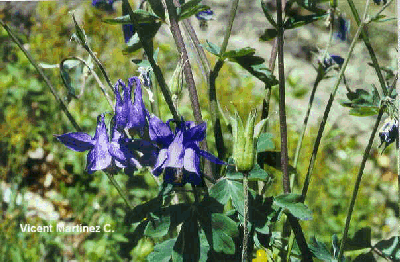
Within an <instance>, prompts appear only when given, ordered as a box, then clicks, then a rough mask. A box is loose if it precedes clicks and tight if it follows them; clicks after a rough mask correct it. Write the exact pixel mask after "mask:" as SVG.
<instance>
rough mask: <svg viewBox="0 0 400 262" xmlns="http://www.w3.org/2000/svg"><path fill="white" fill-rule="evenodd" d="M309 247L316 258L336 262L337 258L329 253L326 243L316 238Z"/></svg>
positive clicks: (312, 239)
mask: <svg viewBox="0 0 400 262" xmlns="http://www.w3.org/2000/svg"><path fill="white" fill-rule="evenodd" d="M308 247H309V249H310V251H311V252H312V253H313V254H314V256H315V257H316V258H318V259H321V260H323V261H329V262H332V261H335V258H334V257H333V256H332V255H331V253H330V252H329V250H328V247H327V246H326V245H325V244H324V243H322V242H319V241H318V240H317V239H316V238H315V237H312V238H311V240H310V243H309V244H308Z"/></svg>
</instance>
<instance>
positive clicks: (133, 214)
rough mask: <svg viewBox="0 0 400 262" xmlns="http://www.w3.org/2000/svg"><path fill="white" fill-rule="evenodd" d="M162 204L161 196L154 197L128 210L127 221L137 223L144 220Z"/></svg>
mask: <svg viewBox="0 0 400 262" xmlns="http://www.w3.org/2000/svg"><path fill="white" fill-rule="evenodd" d="M161 206H162V201H161V199H160V198H153V199H151V200H150V201H148V202H146V203H144V204H141V205H137V206H135V208H134V209H132V210H131V211H128V212H127V214H126V217H127V223H128V224H131V223H135V222H139V221H142V220H143V219H144V218H145V217H147V215H148V214H149V213H150V212H154V211H155V210H157V209H159V208H160V207H161Z"/></svg>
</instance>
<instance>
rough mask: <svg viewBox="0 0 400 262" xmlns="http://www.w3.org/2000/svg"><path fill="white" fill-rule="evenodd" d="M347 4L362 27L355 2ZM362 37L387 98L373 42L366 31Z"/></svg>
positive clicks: (350, 1) (348, 0) (350, 0)
mask: <svg viewBox="0 0 400 262" xmlns="http://www.w3.org/2000/svg"><path fill="white" fill-rule="evenodd" d="M368 2H369V1H368ZM391 2H392V0H391V1H390V2H389V3H388V4H386V5H385V6H384V7H385V8H386V7H387V6H388V5H389V4H390V3H391ZM347 3H348V4H349V6H350V9H351V12H352V13H353V17H354V19H355V20H356V23H357V26H358V27H360V26H361V19H360V16H359V15H358V12H357V9H356V7H355V5H354V2H353V0H347ZM382 9H383V8H382ZM380 12H381V11H379V12H378V13H380ZM364 21H365V17H364ZM361 37H362V39H363V41H364V44H365V46H366V47H367V50H368V53H369V55H370V57H371V60H372V64H373V67H374V69H375V71H376V74H377V75H378V79H379V83H380V84H381V89H382V92H383V94H384V95H385V96H386V95H387V88H386V84H385V79H384V78H383V75H382V72H381V69H380V67H379V63H378V59H377V57H376V55H375V52H374V49H373V48H372V45H371V42H370V41H369V37H368V35H367V34H366V32H365V31H364V30H363V31H362V32H361Z"/></svg>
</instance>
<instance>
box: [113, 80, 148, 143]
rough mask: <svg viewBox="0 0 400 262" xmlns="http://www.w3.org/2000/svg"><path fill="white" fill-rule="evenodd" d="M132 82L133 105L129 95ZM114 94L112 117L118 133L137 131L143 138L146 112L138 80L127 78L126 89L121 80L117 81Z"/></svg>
mask: <svg viewBox="0 0 400 262" xmlns="http://www.w3.org/2000/svg"><path fill="white" fill-rule="evenodd" d="M134 82H136V89H135V99H134V103H132V100H131V93H132V87H133V85H134ZM119 86H121V87H122V90H123V99H122V97H121V94H120V91H119ZM114 93H115V100H116V103H115V117H114V121H115V125H116V128H117V129H118V130H120V131H122V130H124V129H128V130H129V129H133V130H135V131H139V133H140V135H141V136H143V133H144V130H145V128H146V124H147V121H146V116H148V112H147V110H146V108H145V106H144V103H143V99H142V87H141V85H140V80H139V78H137V77H132V78H129V79H128V87H127V86H126V85H125V83H124V82H123V81H122V80H121V79H120V80H118V82H117V84H116V85H115V86H114Z"/></svg>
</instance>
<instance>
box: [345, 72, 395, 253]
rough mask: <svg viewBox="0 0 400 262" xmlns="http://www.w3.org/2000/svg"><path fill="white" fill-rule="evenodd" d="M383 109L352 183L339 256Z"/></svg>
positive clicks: (390, 91)
mask: <svg viewBox="0 0 400 262" xmlns="http://www.w3.org/2000/svg"><path fill="white" fill-rule="evenodd" d="M397 79H398V75H396V78H395V79H394V81H393V84H392V85H391V87H390V88H389V90H388V93H389V94H391V93H392V91H393V89H394V88H395V86H396V84H397ZM384 111H385V107H384V106H382V105H381V108H380V110H379V113H378V117H377V118H376V121H375V125H374V128H373V130H372V133H371V136H370V138H369V142H368V145H367V147H366V148H365V151H364V155H363V159H362V161H361V165H360V169H359V171H358V175H357V179H356V182H355V184H354V189H353V196H352V198H351V201H350V206H349V210H348V212H347V217H346V224H345V227H344V230H343V237H342V242H341V243H340V249H339V257H341V256H342V255H343V252H344V245H345V244H346V243H345V242H346V240H347V233H348V231H349V228H350V221H351V215H352V213H353V210H354V206H355V203H356V199H357V193H358V190H359V188H360V183H361V179H362V176H363V173H364V168H365V163H366V162H367V158H368V156H369V152H370V150H371V147H372V143H373V142H374V138H375V136H376V132H377V130H378V126H379V123H380V122H381V119H382V116H383V113H384ZM396 144H397V145H396V146H397V147H398V141H396Z"/></svg>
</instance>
